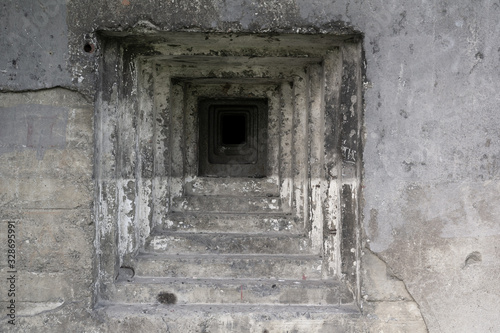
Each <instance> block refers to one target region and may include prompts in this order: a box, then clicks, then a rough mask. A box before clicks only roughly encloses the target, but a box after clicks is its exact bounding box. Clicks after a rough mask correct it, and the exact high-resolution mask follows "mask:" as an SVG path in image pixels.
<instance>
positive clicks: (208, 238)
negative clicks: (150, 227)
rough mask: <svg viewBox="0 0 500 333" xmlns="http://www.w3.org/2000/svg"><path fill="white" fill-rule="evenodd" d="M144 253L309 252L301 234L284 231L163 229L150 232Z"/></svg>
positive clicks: (305, 239) (306, 242)
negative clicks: (158, 231) (159, 231)
mask: <svg viewBox="0 0 500 333" xmlns="http://www.w3.org/2000/svg"><path fill="white" fill-rule="evenodd" d="M144 251H145V252H150V253H164V254H214V253H220V254H283V253H286V254H312V253H311V249H310V246H309V240H308V238H307V237H304V236H303V235H298V234H297V235H294V234H283V233H259V234H248V233H246V234H237V233H191V232H163V233H157V234H153V235H151V236H150V237H149V238H148V239H147V240H146V244H145V246H144Z"/></svg>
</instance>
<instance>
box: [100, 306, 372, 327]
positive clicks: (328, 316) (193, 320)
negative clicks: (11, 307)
mask: <svg viewBox="0 0 500 333" xmlns="http://www.w3.org/2000/svg"><path fill="white" fill-rule="evenodd" d="M95 311H96V313H97V315H98V316H99V318H103V322H105V323H106V325H108V326H107V331H110V332H111V331H114V332H128V331H130V330H131V329H132V328H136V329H135V331H137V330H144V329H148V330H149V331H151V332H154V331H161V332H183V333H195V332H196V333H200V332H211V333H235V332H248V333H263V332H264V333H285V332H289V333H292V332H293V333H313V332H343V333H359V332H369V331H372V330H371V329H369V327H370V326H372V325H373V324H376V323H378V322H377V321H376V320H375V319H369V320H368V319H365V318H364V317H363V316H362V315H361V313H360V311H359V310H358V308H357V307H356V306H354V305H340V306H337V305H327V306H312V305H309V306H304V305H263V304H228V305H214V304H194V305H193V304H190V305H182V304H175V305H163V304H160V303H158V302H156V303H155V304H131V305H127V304H114V303H105V302H101V303H100V304H98V306H97V307H96V309H95ZM373 317H375V316H373ZM367 321H368V322H367ZM373 326H375V325H373Z"/></svg>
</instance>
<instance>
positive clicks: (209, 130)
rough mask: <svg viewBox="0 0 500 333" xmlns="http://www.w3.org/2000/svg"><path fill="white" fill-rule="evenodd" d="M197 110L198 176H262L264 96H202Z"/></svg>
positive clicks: (264, 154)
mask: <svg viewBox="0 0 500 333" xmlns="http://www.w3.org/2000/svg"><path fill="white" fill-rule="evenodd" d="M198 112H199V133H200V136H199V162H200V164H199V165H200V169H199V175H200V176H218V177H224V176H227V177H263V176H265V170H266V164H265V163H266V161H267V158H266V153H267V117H268V115H267V113H268V112H267V100H266V99H236V98H232V99H202V100H200V101H199V105H198Z"/></svg>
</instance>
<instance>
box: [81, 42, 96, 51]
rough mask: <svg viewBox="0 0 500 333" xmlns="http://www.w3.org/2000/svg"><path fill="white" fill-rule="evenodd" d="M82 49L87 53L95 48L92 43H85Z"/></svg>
mask: <svg viewBox="0 0 500 333" xmlns="http://www.w3.org/2000/svg"><path fill="white" fill-rule="evenodd" d="M83 50H84V51H85V52H87V53H92V52H94V50H95V46H94V44H92V43H87V44H85V45H84V46H83Z"/></svg>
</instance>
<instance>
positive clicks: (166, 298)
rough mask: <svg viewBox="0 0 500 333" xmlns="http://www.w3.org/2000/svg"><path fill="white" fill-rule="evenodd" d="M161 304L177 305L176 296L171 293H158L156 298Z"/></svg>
mask: <svg viewBox="0 0 500 333" xmlns="http://www.w3.org/2000/svg"><path fill="white" fill-rule="evenodd" d="M156 299H157V300H158V302H160V303H161V304H175V303H177V296H175V295H174V294H172V293H159V294H158V297H157V298H156Z"/></svg>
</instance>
